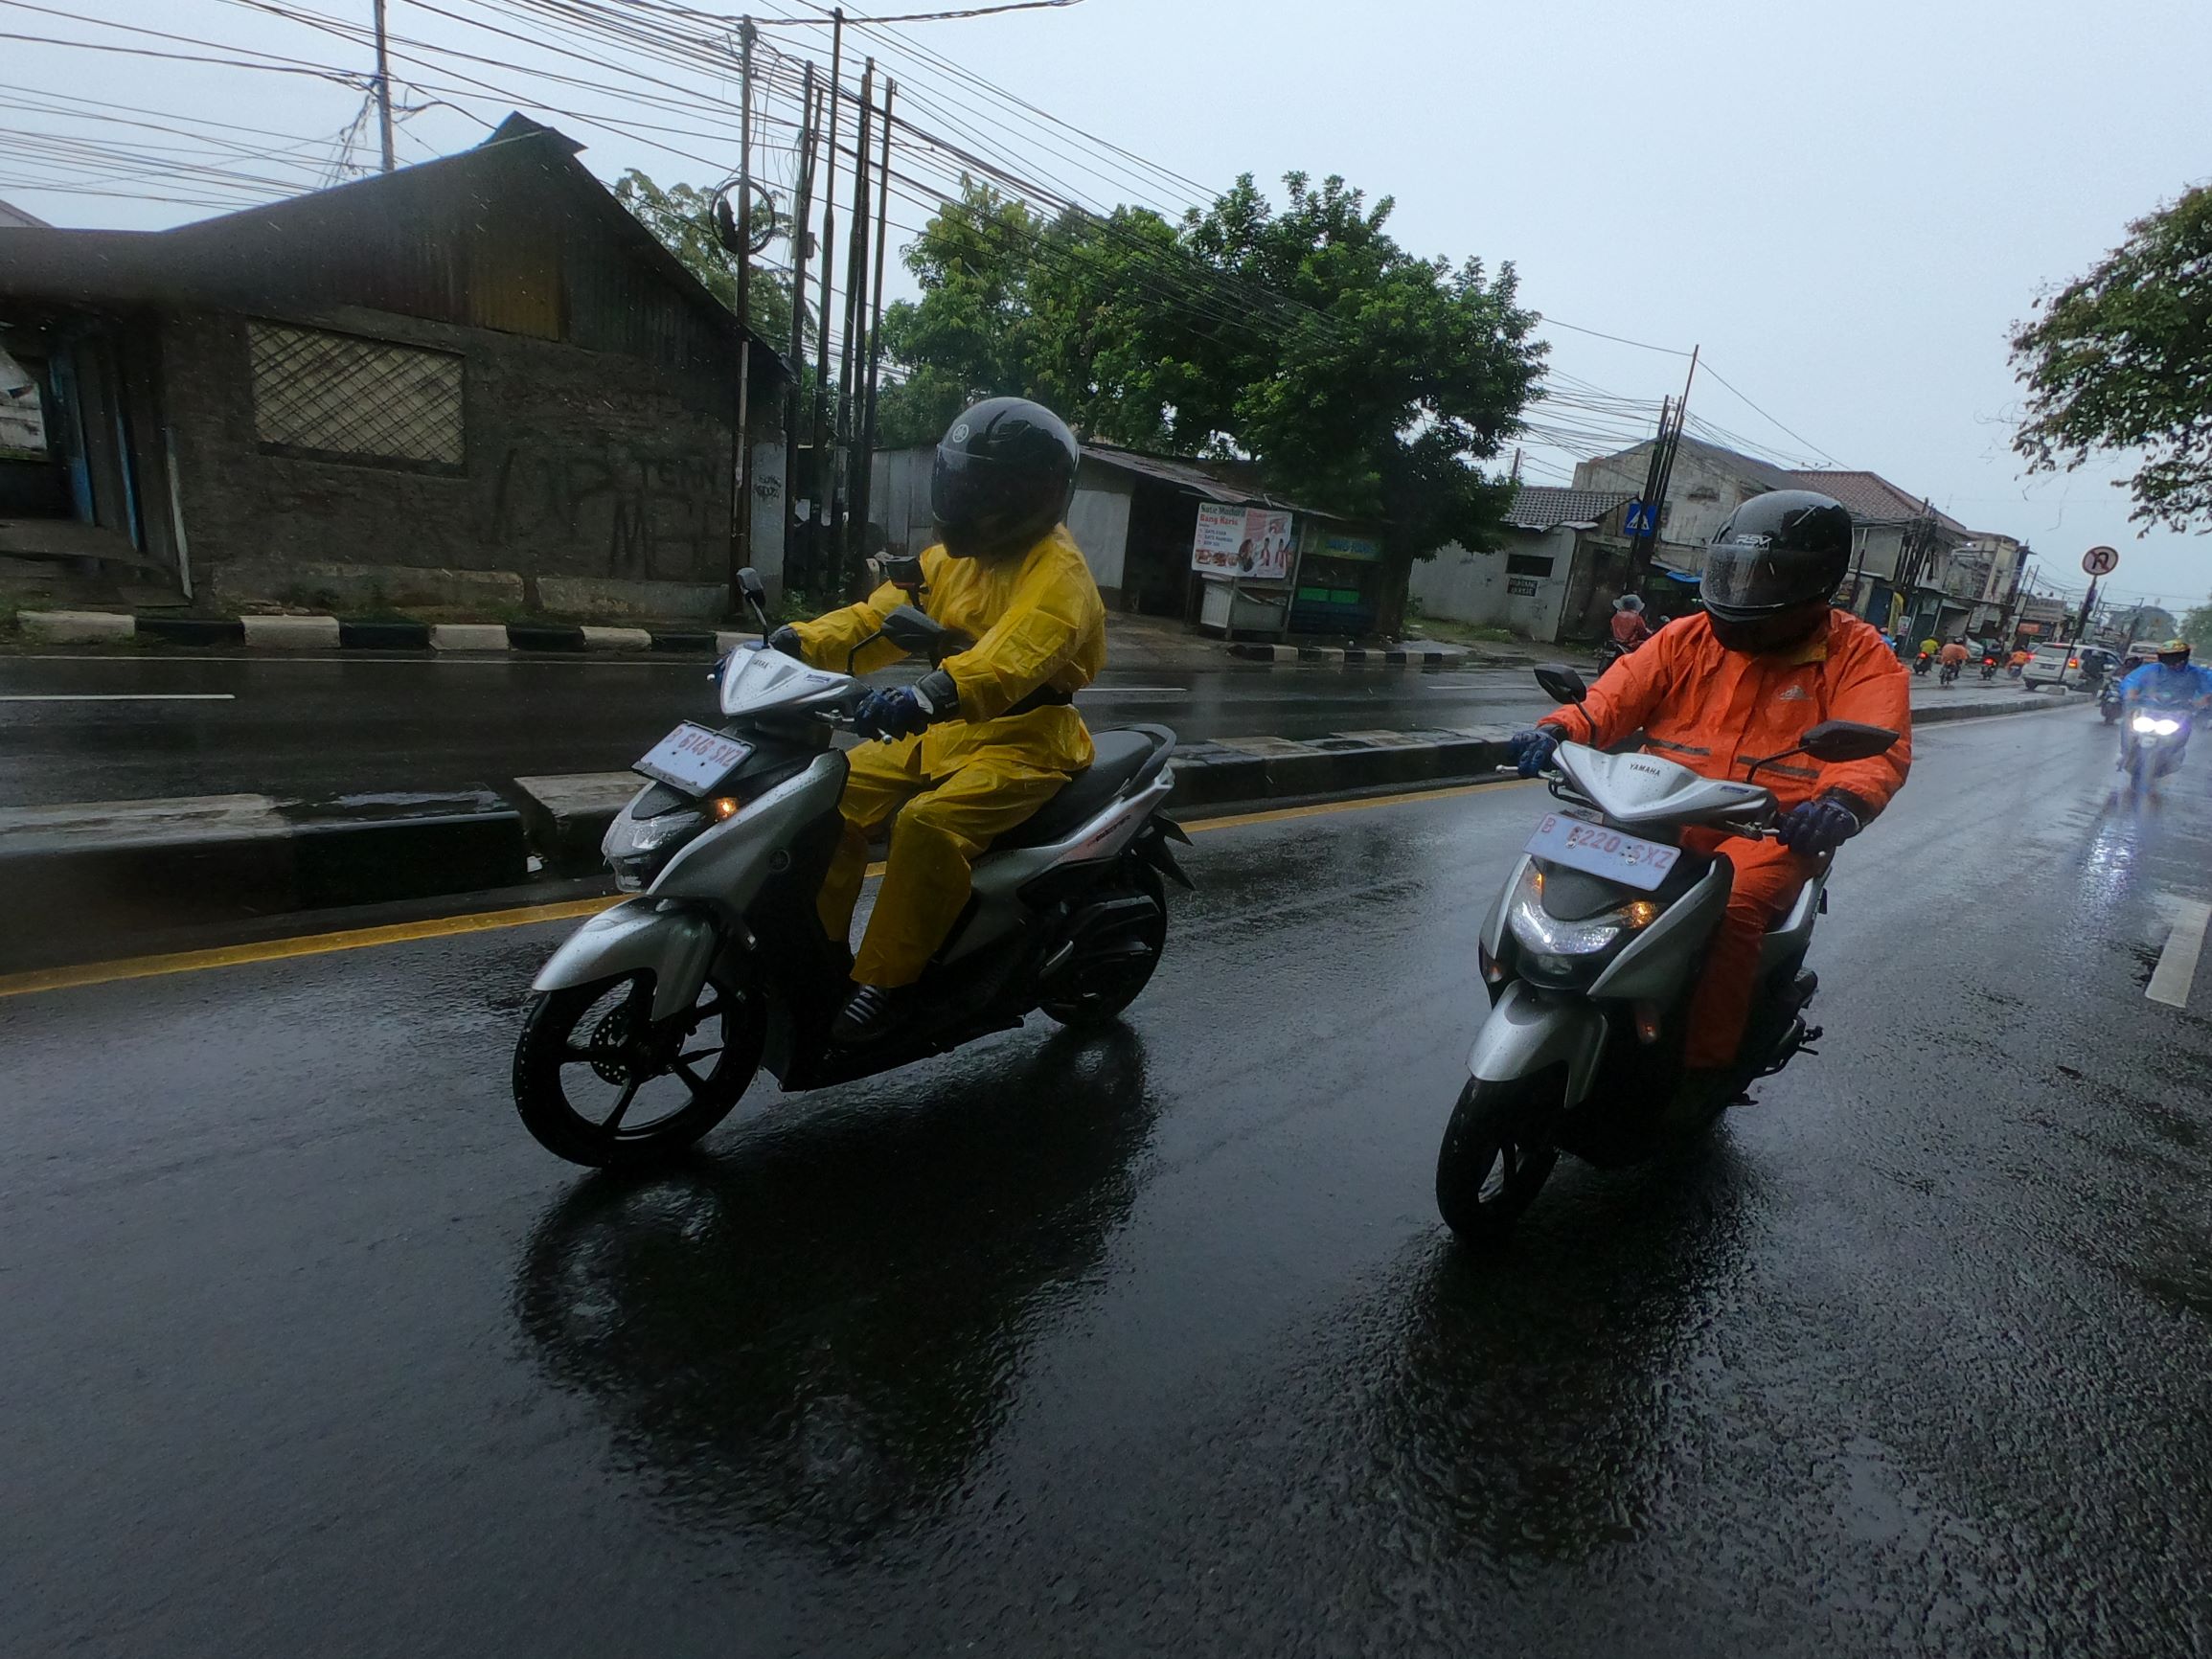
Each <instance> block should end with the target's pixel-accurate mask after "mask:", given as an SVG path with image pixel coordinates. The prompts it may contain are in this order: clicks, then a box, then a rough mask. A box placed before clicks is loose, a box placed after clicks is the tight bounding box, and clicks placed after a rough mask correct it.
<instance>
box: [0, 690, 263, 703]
mask: <svg viewBox="0 0 2212 1659" xmlns="http://www.w3.org/2000/svg"><path fill="white" fill-rule="evenodd" d="M236 701H238V693H236V692H43V693H31V694H25V695H21V696H0V703H235V702H236Z"/></svg>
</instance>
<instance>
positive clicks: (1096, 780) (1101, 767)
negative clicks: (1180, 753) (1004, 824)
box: [991, 726, 1175, 852]
mask: <svg viewBox="0 0 2212 1659" xmlns="http://www.w3.org/2000/svg"><path fill="white" fill-rule="evenodd" d="M1174 741H1175V738H1174V733H1173V732H1170V731H1168V730H1167V729H1166V728H1165V727H1162V726H1128V727H1119V728H1116V729H1114V730H1112V731H1106V732H1099V733H1096V734H1094V735H1093V737H1092V739H1091V746H1092V748H1093V749H1094V750H1095V751H1096V753H1095V755H1094V757H1093V759H1092V761H1091V763H1090V765H1089V766H1088V767H1087V768H1085V769H1084V770H1083V771H1081V772H1078V773H1077V774H1076V775H1075V776H1074V777H1073V778H1072V779H1070V780H1069V781H1068V785H1067V787H1066V788H1064V789H1062V790H1061V791H1060V793H1059V794H1057V795H1055V796H1054V797H1053V798H1052V799H1051V800H1049V801H1047V802H1046V803H1045V804H1044V805H1043V806H1041V807H1038V809H1037V810H1036V811H1035V812H1034V813H1032V814H1031V815H1030V816H1029V818H1028V819H1027V820H1025V821H1024V822H1022V823H1020V824H1017V825H1015V827H1014V828H1013V829H1012V830H1008V831H1007V832H1006V833H1005V834H1003V835H1001V836H1000V837H999V838H998V839H997V840H995V841H993V842H992V844H991V850H992V852H1009V851H1012V850H1013V849H1015V848H1017V847H1049V846H1051V845H1052V843H1054V842H1055V841H1064V840H1066V839H1067V838H1068V837H1069V836H1070V835H1072V834H1074V833H1075V832H1076V831H1077V830H1080V829H1082V828H1083V825H1084V824H1085V823H1087V822H1089V821H1090V820H1091V819H1092V818H1095V817H1097V816H1098V814H1099V813H1100V812H1102V811H1104V810H1105V809H1106V804H1107V803H1108V802H1109V801H1111V800H1112V799H1113V798H1114V797H1115V796H1116V795H1118V794H1120V793H1121V792H1122V790H1123V789H1125V788H1127V787H1129V785H1130V784H1136V783H1139V782H1140V781H1141V782H1150V781H1151V777H1152V774H1153V773H1156V772H1157V771H1158V770H1159V769H1160V767H1161V766H1163V765H1165V764H1166V763H1167V758H1168V753H1169V751H1170V750H1172V749H1173V748H1174Z"/></svg>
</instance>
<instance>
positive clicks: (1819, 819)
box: [1774, 801, 1859, 858]
mask: <svg viewBox="0 0 2212 1659" xmlns="http://www.w3.org/2000/svg"><path fill="white" fill-rule="evenodd" d="M1858 833H1859V819H1858V818H1857V817H1856V816H1855V815H1854V814H1853V813H1852V810H1851V808H1850V807H1846V806H1844V805H1842V803H1840V802H1837V801H1803V802H1800V803H1798V805H1796V806H1794V807H1790V810H1789V811H1787V812H1785V813H1783V814H1782V821H1781V823H1779V824H1777V825H1775V826H1774V839H1775V840H1777V841H1779V842H1781V843H1782V845H1783V846H1785V847H1787V848H1789V849H1790V852H1802V853H1805V854H1806V855H1807V856H1808V857H1813V858H1817V857H1819V856H1820V855H1821V854H1822V853H1824V852H1835V851H1836V849H1837V848H1838V847H1840V846H1842V845H1843V844H1844V843H1845V842H1846V841H1848V840H1850V839H1851V837H1852V836H1854V835H1856V834H1858Z"/></svg>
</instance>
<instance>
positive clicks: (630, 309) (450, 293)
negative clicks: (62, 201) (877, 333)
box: [0, 121, 784, 375]
mask: <svg viewBox="0 0 2212 1659" xmlns="http://www.w3.org/2000/svg"><path fill="white" fill-rule="evenodd" d="M576 148H577V147H576V146H575V144H574V143H573V141H571V140H569V139H567V138H564V137H563V136H561V135H560V134H559V133H558V132H555V131H553V130H552V129H551V128H549V127H539V126H537V125H536V124H534V123H528V122H522V123H519V124H517V123H516V122H512V121H511V122H510V123H509V124H508V125H506V126H503V127H502V128H501V129H500V132H499V134H498V135H496V136H495V137H494V138H493V139H491V140H490V141H488V142H486V143H485V144H482V145H479V146H477V147H476V148H473V149H467V150H463V151H461V152H460V153H458V154H455V155H449V156H445V157H442V158H440V159H438V160H436V161H428V162H423V163H422V164H421V165H419V166H416V167H409V168H401V169H399V170H397V171H395V172H390V173H379V174H373V175H371V176H370V177H368V178H363V179H356V180H354V181H353V182H351V183H348V184H344V185H339V186H336V187H335V188H333V189H331V190H324V191H314V192H310V193H308V194H306V195H300V196H293V197H290V198H288V199H286V200H284V201H278V202H270V203H267V204H265V205H263V206H261V207H256V208H249V209H246V210H245V211H243V212H241V213H234V214H226V215H223V216H220V217H217V218H212V219H202V220H199V221H197V222H196V223H194V224H188V225H180V226H178V227H176V228H175V229H173V230H167V231H150V232H148V231H139V232H128V231H121V232H119V231H61V230H53V229H25V230H21V231H19V232H13V233H11V234H10V235H9V236H8V237H6V239H0V296H5V297H9V298H17V299H30V300H48V301H54V302H59V303H62V304H74V305H113V306H134V305H150V304H163V303H168V304H186V305H205V306H212V307H226V308H233V309H253V308H255V307H288V306H303V305H304V306H310V307H329V306H362V307H369V308H371V309H375V310H385V311H392V312H395V313H398V314H399V315H403V316H414V317H422V318H426V319H429V320H432V321H438V322H446V323H454V324H459V325H464V326H473V327H479V328H491V329H499V330H506V331H509V332H513V333H523V334H533V335H536V336H538V337H540V338H546V339H559V340H566V341H568V342H570V343H572V344H575V345H579V346H582V347H584V348H585V349H587V350H592V351H612V352H626V353H628V354H631V355H635V356H642V357H646V358H649V359H650V360H654V361H660V362H665V363H669V364H671V365H673V366H676V367H707V366H710V365H711V366H719V364H720V363H721V362H722V361H724V360H725V359H726V353H727V352H728V351H729V350H730V349H731V346H732V345H734V343H735V341H736V340H737V338H738V336H739V332H740V330H739V329H738V322H737V318H736V317H734V316H733V315H731V313H730V311H729V309H728V307H725V306H723V305H722V304H721V303H720V302H719V301H718V300H717V299H716V298H715V297H714V296H713V295H712V294H710V293H709V292H708V291H707V290H706V288H705V287H704V286H703V285H701V284H700V283H699V281H698V279H697V278H696V277H694V276H693V275H692V273H691V272H690V271H689V270H687V269H685V268H684V266H683V264H682V262H681V261H678V260H677V259H676V258H675V257H674V255H673V254H671V253H670V252H669V251H668V249H667V248H665V247H663V246H662V245H661V243H660V241H659V240H658V239H656V238H655V237H653V235H652V234H651V233H650V231H648V230H647V229H646V228H645V227H644V226H643V225H642V224H640V223H639V222H638V221H637V219H636V218H635V217H634V216H632V215H631V214H630V213H629V212H628V211H627V209H626V208H624V207H623V205H622V204H621V203H620V202H618V201H616V200H615V198H614V197H613V195H612V194H610V193H608V191H607V189H606V187H605V186H604V185H603V184H601V183H600V182H599V180H598V179H596V178H594V177H593V176H592V175H591V173H590V171H589V170H587V169H585V168H584V166H583V165H582V163H581V162H579V161H578V160H577V159H576V156H575V153H574V152H575V149H576ZM753 338H754V353H753V355H754V362H755V373H756V375H760V374H763V373H765V374H767V375H782V374H783V372H784V366H783V359H782V356H781V354H780V353H779V352H777V350H776V348H775V345H774V344H773V342H771V341H768V340H766V339H764V338H762V337H761V336H760V335H759V334H757V333H756V334H755V335H754V337H753Z"/></svg>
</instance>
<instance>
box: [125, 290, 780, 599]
mask: <svg viewBox="0 0 2212 1659" xmlns="http://www.w3.org/2000/svg"><path fill="white" fill-rule="evenodd" d="M285 320H286V321H290V322H295V323H299V324H302V325H306V326H311V327H319V328H327V329H331V330H338V331H342V332H349V333H353V334H359V335H365V336H370V337H373V338H376V339H382V340H389V341H393V342H397V343H399V344H403V345H412V346H422V347H427V348H433V349H436V350H439V351H444V352H455V353H458V354H459V355H460V356H462V357H463V358H464V359H465V363H466V367H465V371H464V375H465V394H464V401H465V411H464V434H465V449H466V458H465V461H464V463H463V464H462V465H461V466H460V467H459V468H458V469H457V470H453V471H450V472H435V471H410V470H406V469H402V468H399V467H394V466H380V465H376V464H373V463H368V462H354V461H347V460H338V459H323V458H308V457H304V456H300V455H295V454H271V453H267V452H265V451H264V450H263V449H262V446H261V445H260V443H258V440H257V434H256V426H255V412H254V398H253V388H252V381H251V375H250V367H249V361H248V355H247V352H248V346H247V324H246V319H244V318H242V317H239V316H235V315H227V314H209V313H188V314H180V315H175V316H172V317H171V318H169V319H168V320H167V322H166V325H165V327H164V330H163V341H162V364H161V371H162V379H163V393H164V400H165V406H166V412H167V414H168V418H169V423H170V426H171V430H172V431H173V433H174V437H175V443H176V447H177V460H178V467H179V474H180V489H181V495H182V502H183V512H184V519H185V524H186V528H187V533H188V534H189V536H190V541H191V549H192V561H193V566H194V572H195V574H196V575H197V576H198V578H199V580H200V581H201V582H202V583H203V584H204V586H205V588H207V589H209V590H212V592H213V594H214V595H215V597H216V598H217V602H225V601H241V600H254V599H264V600H265V599H283V598H297V599H301V600H308V601H313V602H337V603H340V604H345V605H360V604H363V603H369V602H376V601H377V600H382V601H385V602H391V603H394V604H418V605H421V604H439V603H445V604H484V603H492V602H526V603H531V604H539V603H542V604H544V605H546V606H548V607H549V608H560V609H586V608H588V609H593V610H600V611H607V612H618V613H620V612H627V613H628V614H634V615H641V616H650V615H659V616H718V615H720V614H721V613H722V611H723V609H724V608H725V596H726V592H727V583H728V580H729V571H728V564H729V552H730V496H731V486H732V478H731V468H732V454H731V438H730V433H731V423H732V420H733V418H734V414H735V410H734V408H733V398H732V388H731V387H730V386H729V385H728V384H727V383H726V382H725V381H724V380H722V379H721V378H720V377H719V376H717V375H711V374H708V373H705V372H702V371H696V370H678V369H672V368H668V367H663V366H656V365H653V364H650V363H647V362H644V361H642V360H640V359H638V358H635V357H630V356H626V355H620V354H615V353H609V352H587V351H583V350H581V349H579V348H576V347H573V346H566V345H560V344H558V343H556V342H552V341H547V340H539V339H532V338H527V337H524V336H522V335H518V334H509V333H501V332H496V331H493V330H486V329H467V328H457V327H452V326H448V325H445V324H434V323H425V322H421V321H418V320H415V319H411V318H405V317H399V316H394V315H390V314H387V313H381V312H364V311H359V310H354V309H351V308H349V309H346V310H343V311H337V312H331V313H326V314H323V315H319V316H315V317H295V318H287V319H285ZM754 391H755V396H754V406H755V408H756V409H758V410H764V411H766V412H767V415H768V418H769V421H770V423H771V426H772V421H773V415H774V411H775V409H776V408H777V403H776V400H775V398H773V397H772V396H769V395H768V392H769V389H768V388H767V387H766V386H765V385H764V384H762V383H756V386H755V388H754ZM755 432H756V440H758V439H759V438H760V437H761V436H762V434H763V428H762V427H761V426H759V425H756V428H755ZM761 448H762V450H763V451H767V450H769V449H771V448H772V449H773V450H774V458H773V461H772V466H773V473H774V476H775V478H776V481H777V488H778V489H780V488H781V474H782V471H783V462H782V453H781V446H780V445H772V444H768V443H762V444H761ZM763 460H764V463H765V462H766V461H767V457H766V456H765V454H764V456H763ZM760 505H761V504H760V502H759V500H758V490H756V503H755V510H756V514H759V513H760ZM776 505H777V508H778V511H780V499H778V501H777V503H776ZM760 522H761V517H759V516H757V517H756V524H759V523H760ZM758 534H759V532H758V531H756V536H758ZM778 539H779V534H778V532H776V531H773V530H771V531H770V532H769V534H768V536H767V539H766V541H765V542H763V543H761V544H760V545H761V546H762V547H763V548H764V549H773V548H774V547H775V543H776V541H777V540H778ZM776 563H777V566H778V568H779V571H780V567H781V558H780V553H779V556H778V557H777V558H776Z"/></svg>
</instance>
